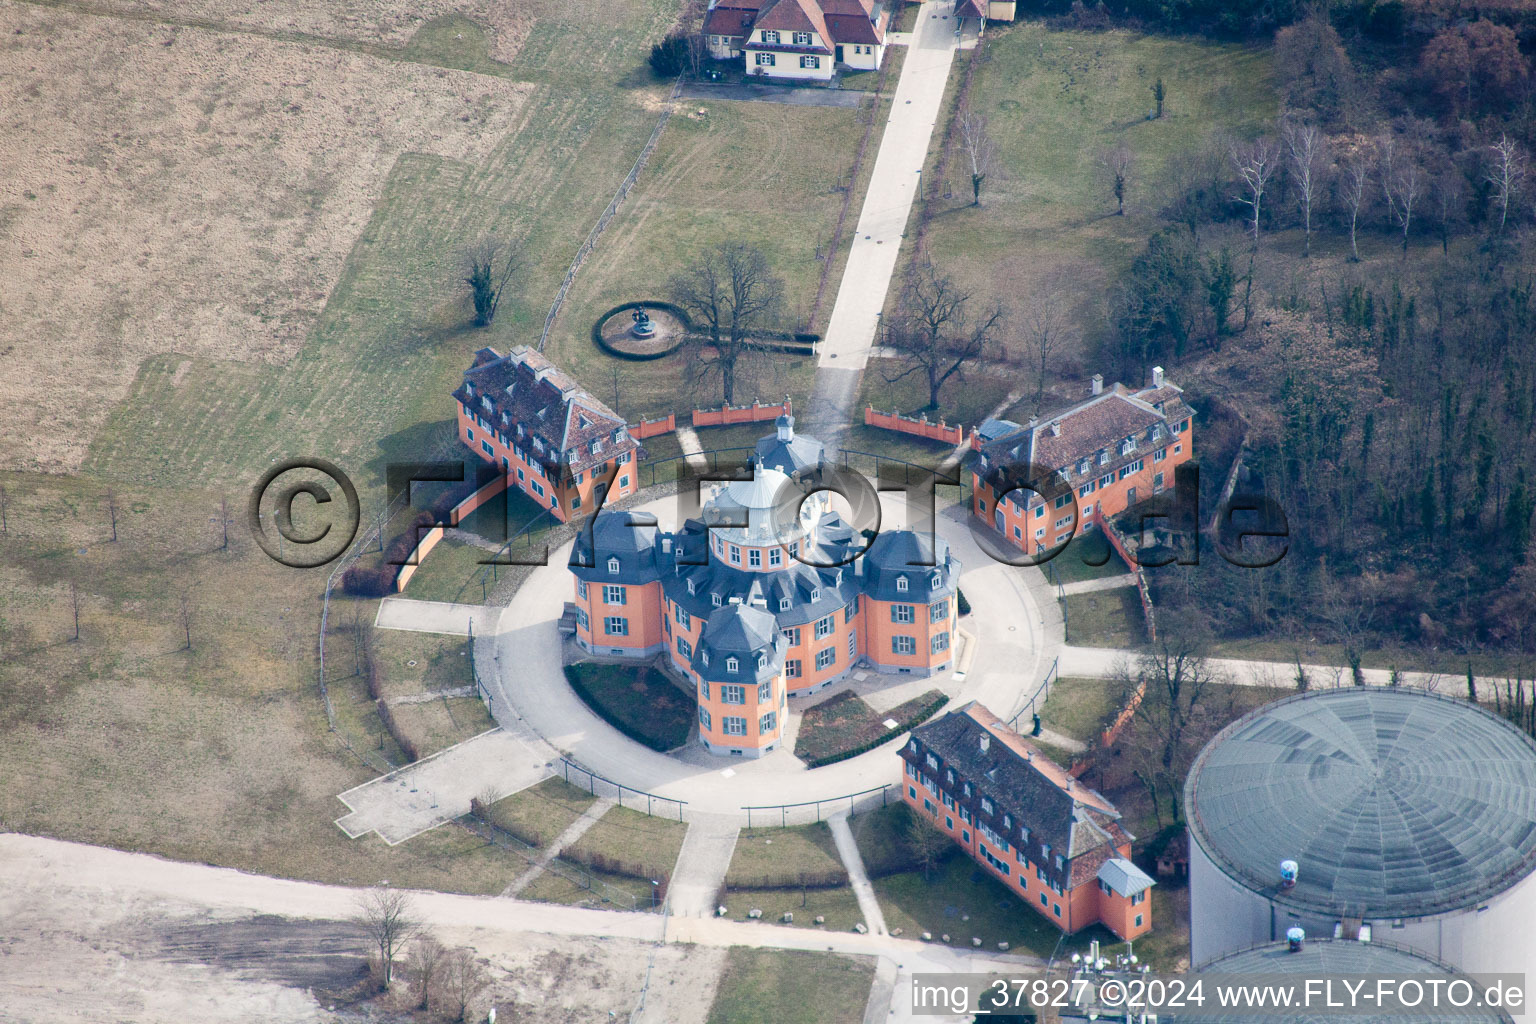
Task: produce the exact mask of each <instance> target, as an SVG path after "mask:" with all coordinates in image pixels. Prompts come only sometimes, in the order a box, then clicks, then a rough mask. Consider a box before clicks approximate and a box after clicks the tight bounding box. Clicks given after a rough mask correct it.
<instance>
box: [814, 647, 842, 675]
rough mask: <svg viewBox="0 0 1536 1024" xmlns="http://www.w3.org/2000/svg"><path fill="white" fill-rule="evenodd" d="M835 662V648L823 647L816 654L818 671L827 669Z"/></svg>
mask: <svg viewBox="0 0 1536 1024" xmlns="http://www.w3.org/2000/svg"><path fill="white" fill-rule="evenodd" d="M836 662H837V648H836V647H823V648H822V649H821V650H819V651H817V652H816V668H817V670H818V671H820V670H821V669H824V668H827V667H828V666H830V665H833V664H836Z"/></svg>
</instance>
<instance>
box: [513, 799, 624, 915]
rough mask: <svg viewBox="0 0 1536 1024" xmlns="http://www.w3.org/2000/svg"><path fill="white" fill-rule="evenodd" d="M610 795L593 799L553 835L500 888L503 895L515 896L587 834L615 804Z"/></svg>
mask: <svg viewBox="0 0 1536 1024" xmlns="http://www.w3.org/2000/svg"><path fill="white" fill-rule="evenodd" d="M617 803H618V801H616V800H614V799H613V798H612V797H606V796H605V797H600V798H598V799H597V800H595V801H593V803H592V805H591V806H590V807H588V808H587V809H586V810H584V811H582V812H581V816H580V817H578V818H577V819H576V820H575V821H573V822H571V824H570V826H569V827H568V828H567V829H566V830H565V831H564V832H561V833H560V834H559V835H558V836H556V837H555V841H554V842H552V843H550V844H549V846H548V847H546V848H545V850H544V852H543V853H542V854H540V855H539V859H538V860H537V861H535V862H534V863H532V864H530V865H528V870H527V871H524V872H523V873H522V874H520V875H518V876H517V877H516V878H514V879H513V880H512V884H510V885H508V886H507V887H506V888H505V889H503V890H501V894H502V895H503V896H516V895H517V894H518V893H520V892H522V891H523V890H524V889H526V888H528V887H529V886H530V885H532V884H533V880H534V879H535V878H538V877H539V875H541V874H543V872H544V869H545V868H547V867H549V862H550V861H552V860H554V859H555V858H556V857H558V856H560V855H561V854H562V853H564V852H565V850H566V847H568V846H571V845H573V844H574V843H575V842H576V840H578V839H580V838H581V837H582V836H584V835H586V834H587V831H588V830H589V829H591V828H592V826H593V825H596V824H597V819H598V818H601V817H602V816H603V815H605V814H607V813H608V809H609V808H610V807H613V806H614V805H615V804H617Z"/></svg>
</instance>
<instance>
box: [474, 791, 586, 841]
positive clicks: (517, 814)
mask: <svg viewBox="0 0 1536 1024" xmlns="http://www.w3.org/2000/svg"><path fill="white" fill-rule="evenodd" d="M596 802H597V797H595V796H593V795H591V794H590V793H588V792H587V791H586V790H583V789H577V788H576V787H575V786H573V785H571V784H570V783H569V782H566V781H565V780H564V779H560V778H554V779H545V780H544V781H543V782H541V783H539V784H538V785H537V786H531V787H529V788H528V789H525V790H523V791H522V792H520V793H513V794H512V795H511V796H509V797H504V798H502V799H500V800H498V801H496V802H495V803H494V804H491V806H490V807H489V808H487V809H486V812H485V814H486V820H488V821H489V822H490V823H491V824H492V825H495V826H496V827H497V828H499V829H501V830H502V831H504V832H507V833H509V834H510V835H513V836H515V837H517V838H518V839H521V840H522V841H523V842H525V843H527V844H528V845H529V846H538V847H544V846H548V845H549V844H550V843H551V842H553V841H554V840H555V838H556V837H558V836H559V835H560V833H562V832H564V831H565V830H566V829H568V828H570V827H571V825H573V824H574V823H575V821H576V819H577V818H579V817H581V816H582V814H583V813H584V812H585V811H586V810H587V808H588V807H591V806H592V805H593V804H594V803H596Z"/></svg>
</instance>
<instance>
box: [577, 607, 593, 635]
mask: <svg viewBox="0 0 1536 1024" xmlns="http://www.w3.org/2000/svg"><path fill="white" fill-rule="evenodd" d="M576 624H577V625H579V626H580V627H581V628H582V629H585V630H590V629H591V628H592V624H591V621H590V620H589V619H588V618H587V613H586V610H585V609H583V608H578V609H576Z"/></svg>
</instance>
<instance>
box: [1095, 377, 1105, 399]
mask: <svg viewBox="0 0 1536 1024" xmlns="http://www.w3.org/2000/svg"><path fill="white" fill-rule="evenodd" d="M1093 393H1094V394H1096V395H1102V394H1103V393H1104V375H1103V374H1102V373H1096V374H1094V375H1093Z"/></svg>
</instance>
